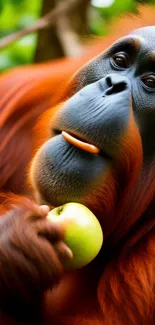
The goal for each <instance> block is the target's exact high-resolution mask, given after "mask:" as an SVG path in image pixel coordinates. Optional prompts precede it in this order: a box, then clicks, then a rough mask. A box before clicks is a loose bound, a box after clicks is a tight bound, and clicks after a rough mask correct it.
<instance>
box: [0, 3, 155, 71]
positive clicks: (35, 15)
mask: <svg viewBox="0 0 155 325" xmlns="http://www.w3.org/2000/svg"><path fill="white" fill-rule="evenodd" d="M63 1H66V2H67V0H0V41H1V39H2V38H4V37H6V36H7V35H10V34H12V33H14V32H17V31H19V30H22V29H24V28H26V27H28V26H30V25H31V24H33V23H35V22H36V20H38V19H39V18H40V17H41V16H44V15H45V14H47V13H49V12H50V11H51V10H53V9H54V8H55V7H56V6H57V5H58V4H60V2H63ZM140 3H141V4H142V1H141V0H83V1H79V3H78V0H77V5H76V10H74V11H73V12H71V13H69V14H68V15H66V14H64V15H61V16H60V18H59V19H57V21H56V23H55V24H53V25H52V26H49V27H48V28H46V29H43V30H41V31H39V32H37V33H33V34H29V35H27V36H25V37H22V38H20V39H18V40H17V41H16V42H14V43H12V44H11V45H9V46H7V47H5V48H4V49H3V48H2V49H1V50H0V71H5V70H8V69H10V68H12V67H15V66H18V65H25V64H30V63H33V62H42V61H45V60H50V59H55V58H59V57H63V56H77V55H79V54H82V44H83V43H84V42H86V41H87V40H88V39H91V37H92V36H93V37H94V36H95V37H98V36H101V35H105V34H107V33H108V25H109V23H110V22H112V21H113V20H114V19H115V18H116V17H117V16H121V15H122V14H123V13H124V12H129V13H130V12H131V13H132V12H136V8H137V4H140ZM145 3H151V4H153V3H154V4H155V0H149V1H146V0H145Z"/></svg>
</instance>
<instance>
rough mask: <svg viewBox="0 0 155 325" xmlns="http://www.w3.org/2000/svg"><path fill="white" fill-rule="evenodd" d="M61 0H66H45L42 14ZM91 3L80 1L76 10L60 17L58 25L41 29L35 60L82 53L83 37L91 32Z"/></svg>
mask: <svg viewBox="0 0 155 325" xmlns="http://www.w3.org/2000/svg"><path fill="white" fill-rule="evenodd" d="M59 1H65V0H44V1H43V7H42V13H41V15H42V16H43V15H45V14H47V13H48V12H49V11H51V10H52V8H54V7H55V6H56V4H57V3H58V2H59ZM77 1H78V0H77ZM89 3H90V0H83V1H79V5H77V8H76V10H75V11H74V12H72V13H70V14H69V15H68V16H67V15H65V16H64V17H63V16H62V17H60V18H59V19H58V21H57V23H56V25H54V26H51V27H49V28H48V29H45V30H41V31H39V33H38V44H37V49H36V54H35V62H42V61H47V60H51V59H56V58H60V57H63V56H77V55H81V54H82V37H83V36H84V35H88V33H89V28H88V17H87V9H88V5H89ZM65 27H66V28H65Z"/></svg>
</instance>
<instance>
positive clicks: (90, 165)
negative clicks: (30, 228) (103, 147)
mask: <svg viewBox="0 0 155 325" xmlns="http://www.w3.org/2000/svg"><path fill="white" fill-rule="evenodd" d="M109 167H110V162H109V159H108V158H107V157H104V156H103V155H99V154H91V153H89V152H86V151H83V150H81V149H79V148H77V147H75V146H73V145H71V144H70V143H68V142H67V141H66V140H65V139H64V138H63V136H62V135H61V134H60V135H57V136H55V137H53V138H52V139H50V140H48V141H47V142H46V143H45V144H44V145H43V146H42V147H41V148H40V149H39V151H38V152H37V153H36V155H35V157H34V159H33V161H32V164H31V168H30V181H31V184H32V187H33V190H34V192H35V193H36V198H37V201H38V203H39V204H44V203H46V204H48V205H50V206H59V205H62V204H65V203H67V202H78V203H83V204H84V203H86V202H89V203H88V204H87V205H90V200H89V199H88V193H89V196H90V193H92V195H94V194H95V189H97V188H100V187H101V184H103V183H104V178H105V177H106V174H107V172H108V170H109Z"/></svg>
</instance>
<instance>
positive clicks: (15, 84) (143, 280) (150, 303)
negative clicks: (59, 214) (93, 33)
mask: <svg viewBox="0 0 155 325" xmlns="http://www.w3.org/2000/svg"><path fill="white" fill-rule="evenodd" d="M154 17H155V8H154V7H150V6H144V7H139V16H133V15H129V16H128V17H123V18H122V19H121V20H119V21H117V22H115V23H114V24H112V26H111V34H110V36H109V35H108V36H106V37H104V38H102V39H96V40H95V41H94V44H93V45H91V46H89V45H88V46H86V53H85V55H84V56H83V57H82V58H77V59H63V60H57V61H55V62H48V63H45V64H39V65H32V66H28V67H24V68H16V69H14V70H12V71H10V72H7V73H6V74H3V75H2V76H1V77H0V166H1V177H0V189H1V190H3V191H13V192H14V193H19V194H25V193H26V194H27V192H29V190H28V189H29V187H26V186H25V184H26V176H25V175H26V170H27V166H28V164H29V162H30V160H31V157H32V155H33V152H34V150H36V148H37V147H38V146H40V144H41V143H43V142H44V140H45V139H46V138H47V137H48V132H47V133H46V131H47V130H46V125H47V122H48V121H49V117H50V116H51V113H52V112H53V110H54V108H55V109H58V108H59V105H61V100H63V99H64V98H65V97H66V96H68V81H69V80H70V79H71V77H72V76H73V74H74V73H75V72H76V71H77V70H78V69H79V68H80V67H81V66H82V65H83V64H85V63H86V62H87V61H88V60H89V59H91V58H93V57H94V56H95V55H97V54H99V53H100V52H102V51H103V50H104V49H105V48H107V46H109V45H110V44H111V43H112V42H113V41H114V40H116V39H117V38H118V37H121V36H124V35H126V34H127V33H129V32H130V31H131V30H133V29H136V28H139V27H143V26H147V25H154V23H155V18H154ZM56 105H58V106H56ZM49 107H52V108H50V109H49ZM43 112H45V113H44V114H43V115H41V114H42V113H43ZM40 115H41V119H40V121H39V122H38V124H37V127H36V128H35V129H34V125H35V124H36V120H37V119H38V118H39V117H40ZM46 121H47V122H46ZM33 129H34V134H35V137H36V138H37V141H38V142H36V139H35V137H33V135H32V133H33V132H32V130H33ZM39 130H42V131H39ZM32 137H33V139H34V144H33V142H32ZM131 143H132V146H131ZM133 143H134V146H133ZM121 148H122V150H121V152H120V161H119V163H120V164H119V167H118V169H119V176H120V174H121V175H122V177H123V178H122V179H123V182H125V183H126V184H127V186H126V189H125V190H124V191H121V188H118V192H117V193H115V195H114V196H113V197H111V196H110V193H111V192H113V190H112V191H110V190H111V189H113V188H114V181H113V178H115V179H116V180H117V175H112V176H111V179H109V177H108V174H107V179H108V182H107V183H106V180H105V183H104V188H101V194H102V196H103V192H104V191H105V193H106V194H107V193H108V194H107V197H108V199H107V197H105V201H104V202H102V204H103V205H104V206H105V214H106V213H107V214H108V215H109V214H110V215H111V219H110V220H109V223H107V224H105V225H104V227H105V233H106V232H107V233H106V236H109V239H108V241H107V243H106V245H107V247H109V252H108V253H109V255H108V256H107V255H106V256H104V255H103V257H102V258H105V266H104V269H102V270H100V264H98V263H99V262H98V261H94V262H93V263H92V265H91V267H90V268H88V269H87V268H86V270H85V271H84V274H83V273H82V272H81V271H80V272H77V274H75V276H74V275H70V274H69V276H66V279H64V283H63V285H62V288H63V292H62V289H61V288H60V289H61V290H60V291H61V294H60V302H59V303H60V305H61V302H62V307H64V304H65V303H66V304H67V302H66V301H65V297H66V296H65V294H66V293H67V294H68V296H67V297H69V298H68V304H67V307H66V306H65V307H64V310H66V309H65V308H68V309H69V308H71V307H72V310H71V311H70V316H69V317H67V315H66V313H65V311H64V313H63V312H61V310H60V311H59V313H61V314H60V315H59V317H58V319H57V317H56V318H55V322H54V325H79V324H80V325H101V324H102V325H124V324H126V325H146V324H150V325H153V324H154V319H155V318H154V317H155V302H154V297H155V293H154V289H155V230H154V229H155V221H154V208H155V200H154V194H155V181H154V178H153V175H154V172H155V165H154V162H152V166H151V168H150V167H149V171H148V170H147V166H143V165H142V148H141V140H140V137H139V133H138V130H137V127H136V125H135V123H134V120H133V116H132V112H131V116H130V125H129V130H128V133H127V134H126V135H125V136H124V138H123V139H122V146H121ZM128 157H130V160H129V159H128ZM133 167H134V168H133ZM140 171H143V172H142V176H138V175H139V174H140ZM113 176H114V177H113ZM137 177H138V181H137ZM122 188H123V186H122ZM118 195H119V196H121V202H120V205H119V206H117V198H118ZM4 197H5V196H4ZM4 197H3V196H1V201H2V202H3V201H4ZM89 200H92V197H89V198H88V205H89ZM93 200H94V205H95V198H94V197H93ZM95 209H98V210H99V209H100V207H98V206H97V204H96V205H95ZM146 209H147V213H146V215H145V218H144V219H143V220H141V216H142V214H143V213H144V212H145V211H146ZM111 225H112V226H111ZM110 226H111V230H110V233H109V227H110ZM114 229H115V235H114V233H113V230H114ZM118 243H119V245H118V246H117V249H116V250H115V245H116V244H118ZM100 258H101V257H100ZM109 258H110V259H111V260H110V262H108V259H109ZM102 263H103V261H102ZM103 264H104V263H103ZM99 279H100V280H99ZM69 284H71V286H72V288H73V289H74V290H73V289H72V290H71V289H70V288H68V286H69ZM61 295H62V297H61ZM76 295H77V297H78V298H77V297H75V296H76ZM49 296H50V294H49ZM49 298H50V297H49ZM57 299H58V297H57ZM49 300H50V299H49ZM61 300H62V301H61ZM64 301H65V303H64ZM46 302H47V304H46V305H45V310H46V309H47V310H48V314H50V313H51V310H50V308H51V307H50V306H51V305H50V303H49V302H48V297H47V301H46ZM84 302H86V303H84ZM55 305H56V308H58V310H59V306H57V304H56V301H55ZM70 306H71V307H70ZM62 310H63V308H62ZM75 314H76V317H75ZM54 317H55V316H54ZM0 319H1V320H0V324H4V325H13V324H15V325H18V324H20V325H21V323H16V322H15V321H13V320H9V319H8V318H6V320H5V318H3V319H2V317H1V316H0ZM42 324H44V325H49V324H51V321H50V318H48V317H47V319H45V321H44V323H42ZM52 324H53V323H52Z"/></svg>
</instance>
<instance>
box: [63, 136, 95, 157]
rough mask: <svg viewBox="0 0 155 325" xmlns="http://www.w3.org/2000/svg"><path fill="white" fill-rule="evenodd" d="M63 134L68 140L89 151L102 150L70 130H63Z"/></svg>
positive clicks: (93, 152)
mask: <svg viewBox="0 0 155 325" xmlns="http://www.w3.org/2000/svg"><path fill="white" fill-rule="evenodd" d="M62 136H63V137H64V139H65V140H66V141H67V142H69V143H70V144H72V145H73V146H75V147H77V148H79V149H81V150H84V151H87V152H89V153H92V154H98V153H99V152H100V149H99V148H97V147H96V146H94V145H93V144H91V143H88V142H85V141H83V140H82V139H80V138H79V137H78V138H77V137H75V136H74V135H72V134H70V133H68V132H65V131H62Z"/></svg>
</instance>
